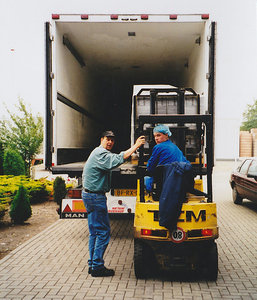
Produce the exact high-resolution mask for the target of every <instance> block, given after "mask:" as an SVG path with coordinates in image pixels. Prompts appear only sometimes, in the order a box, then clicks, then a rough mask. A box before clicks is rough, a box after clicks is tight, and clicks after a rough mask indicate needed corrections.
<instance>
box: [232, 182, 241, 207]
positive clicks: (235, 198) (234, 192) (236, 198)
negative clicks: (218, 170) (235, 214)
mask: <svg viewBox="0 0 257 300" xmlns="http://www.w3.org/2000/svg"><path fill="white" fill-rule="evenodd" d="M232 196H233V201H234V203H235V204H242V201H243V198H242V197H241V196H240V195H239V194H238V192H237V189H236V185H234V186H233V189H232Z"/></svg>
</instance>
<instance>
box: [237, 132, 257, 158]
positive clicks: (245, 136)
mask: <svg viewBox="0 0 257 300" xmlns="http://www.w3.org/2000/svg"><path fill="white" fill-rule="evenodd" d="M239 141H240V145H239V156H240V157H252V156H256V157H257V128H253V129H251V132H249V131H240V139H239Z"/></svg>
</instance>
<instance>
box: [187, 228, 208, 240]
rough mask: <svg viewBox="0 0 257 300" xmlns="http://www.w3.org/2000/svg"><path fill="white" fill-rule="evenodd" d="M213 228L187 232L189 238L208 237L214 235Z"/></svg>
mask: <svg viewBox="0 0 257 300" xmlns="http://www.w3.org/2000/svg"><path fill="white" fill-rule="evenodd" d="M212 234H213V230H212V229H198V230H190V231H188V232H187V236H188V237H189V238H193V237H208V236H210V237H211V236H212Z"/></svg>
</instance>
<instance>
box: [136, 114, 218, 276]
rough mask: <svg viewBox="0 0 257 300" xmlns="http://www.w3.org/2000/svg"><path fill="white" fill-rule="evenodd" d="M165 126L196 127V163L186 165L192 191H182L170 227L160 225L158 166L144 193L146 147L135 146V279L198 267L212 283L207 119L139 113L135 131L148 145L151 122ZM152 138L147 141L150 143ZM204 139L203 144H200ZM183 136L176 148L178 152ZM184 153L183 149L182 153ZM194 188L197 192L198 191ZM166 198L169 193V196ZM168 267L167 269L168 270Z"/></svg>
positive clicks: (214, 229) (213, 216) (213, 226)
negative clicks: (137, 151)
mask: <svg viewBox="0 0 257 300" xmlns="http://www.w3.org/2000/svg"><path fill="white" fill-rule="evenodd" d="M157 124H167V125H168V126H169V128H170V130H171V132H172V131H173V130H175V131H180V136H185V137H186V134H183V132H185V131H186V130H187V128H188V127H192V124H195V128H198V130H197V132H198V143H201V147H202V148H201V149H202V151H200V152H199V153H198V156H199V160H198V163H194V164H192V173H193V182H194V188H195V190H196V192H194V191H193V192H191V190H190V192H189V191H186V192H185V193H184V194H183V195H182V196H181V197H183V199H182V201H181V206H180V207H179V213H178V214H177V215H178V218H177V219H176V220H175V224H176V226H175V228H172V229H169V228H166V227H164V226H161V225H160V224H159V223H160V212H159V199H160V197H161V193H162V186H163V179H162V177H163V175H162V174H163V169H164V167H165V166H160V167H157V172H156V176H154V178H155V179H154V185H153V186H154V190H153V192H152V193H151V194H148V193H146V191H145V188H144V177H145V176H146V175H148V172H147V168H146V163H147V160H148V158H149V155H150V153H149V152H151V151H149V149H145V148H144V147H141V148H140V150H139V162H138V170H137V174H138V187H137V200H136V208H135V217H134V271H135V276H136V278H138V279H143V278H147V277H149V276H150V277H151V276H154V275H155V274H156V273H157V272H158V270H166V271H168V272H170V271H171V273H174V272H175V271H179V272H180V271H182V272H185V273H186V272H191V271H194V270H195V271H200V272H201V273H200V274H202V275H204V278H205V279H207V280H211V281H215V280H216V279H217V274H218V250H217V244H216V242H215V240H216V239H217V238H218V236H219V232H218V226H217V211H216V204H215V203H213V199H212V170H213V119H212V116H211V115H210V114H205V115H200V114H198V115H185V114H176V115H154V114H151V115H140V116H139V117H138V132H139V133H140V134H145V135H146V136H147V137H148V139H149V140H150V141H149V144H150V145H151V143H153V137H152V138H151V132H152V129H153V127H154V126H155V125H157ZM151 139H152V141H151ZM203 141H204V143H206V145H204V144H203ZM185 143H186V140H185V141H184V143H181V144H180V145H178V146H179V148H181V150H182V151H183V152H184V151H185V149H186V147H185ZM184 154H185V156H187V155H186V153H185V152H184ZM199 191H200V192H199ZM171 198H172V197H171ZM172 271H173V272H172Z"/></svg>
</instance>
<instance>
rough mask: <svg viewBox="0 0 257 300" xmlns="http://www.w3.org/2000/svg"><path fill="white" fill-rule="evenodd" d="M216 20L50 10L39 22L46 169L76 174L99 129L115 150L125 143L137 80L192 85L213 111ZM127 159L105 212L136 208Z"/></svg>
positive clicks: (199, 16) (196, 16)
mask: <svg viewBox="0 0 257 300" xmlns="http://www.w3.org/2000/svg"><path fill="white" fill-rule="evenodd" d="M215 25H216V23H215V22H213V21H211V20H210V16H209V15H208V14H194V15H185V14H183V15H174V14H168V13H167V14H166V15H146V14H138V15H117V14H113V15H87V14H81V15H61V14H53V15H52V20H51V21H50V22H46V24H45V38H46V43H45V44H46V118H45V123H46V130H45V165H46V168H47V169H49V170H51V171H52V172H53V173H54V174H68V175H69V176H71V177H74V176H76V177H78V178H80V177H81V174H82V170H83V166H84V163H85V161H86V159H87V157H88V155H89V154H90V152H91V151H92V150H93V148H95V147H96V146H98V145H99V143H100V136H101V133H102V132H103V131H104V130H113V131H114V132H115V134H116V136H117V138H116V143H115V146H114V148H113V151H115V152H119V151H121V150H124V149H127V148H129V147H130V143H131V125H132V124H131V115H132V105H131V98H133V92H134V91H133V89H134V87H135V86H143V85H147V86H151V85H156V84H164V85H172V86H176V87H179V88H183V87H187V88H189V87H190V88H192V89H193V90H194V91H195V92H196V93H197V94H199V95H200V97H201V101H203V102H204V105H203V106H204V107H205V109H206V110H208V112H209V113H210V114H212V115H213V110H214V91H215ZM130 165H131V164H130V163H129V164H127V165H125V166H121V167H120V168H118V169H116V170H114V171H113V173H114V174H113V180H114V182H113V183H112V190H111V193H110V194H111V195H110V197H108V198H109V200H108V201H109V203H112V205H110V206H109V207H108V209H109V212H119V213H126V212H132V213H133V212H134V208H133V204H127V203H128V199H131V201H132V203H134V201H135V195H134V194H135V189H134V188H132V186H134V185H135V184H136V183H135V182H136V181H135V180H136V178H135V172H134V169H133V168H132V169H131V166H130ZM68 201H69V199H66V203H65V201H64V200H63V205H62V208H61V211H63V212H64V213H65V208H66V212H67V213H68V212H70V214H69V215H68V216H67V217H75V218H76V217H83V216H84V214H83V209H82V208H81V203H79V202H78V201H77V200H76V201H77V202H74V203H75V204H74V205H75V206H74V205H73V206H74V207H75V209H74V211H75V213H73V208H72V205H71V204H70V202H68ZM80 212H82V214H81V215H80V214H79V213H80ZM61 217H65V215H64V214H63V216H62V214H61Z"/></svg>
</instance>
